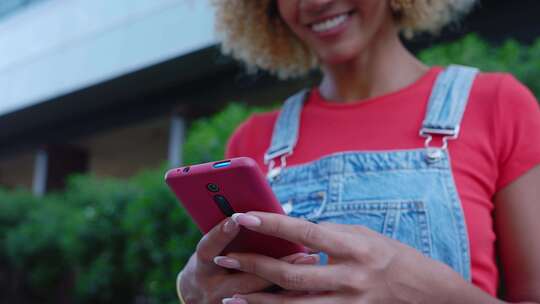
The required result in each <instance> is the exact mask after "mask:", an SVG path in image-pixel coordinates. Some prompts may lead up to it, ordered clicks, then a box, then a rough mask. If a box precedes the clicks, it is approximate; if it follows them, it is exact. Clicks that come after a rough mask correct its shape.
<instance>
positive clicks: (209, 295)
mask: <svg viewBox="0 0 540 304" xmlns="http://www.w3.org/2000/svg"><path fill="white" fill-rule="evenodd" d="M239 231H240V227H239V226H238V224H237V223H236V222H235V221H233V220H232V219H231V218H228V219H225V220H224V221H223V222H221V224H219V225H217V226H216V227H214V228H213V229H212V230H210V231H209V232H208V233H207V234H206V235H205V236H204V237H203V238H202V239H201V240H200V241H199V244H198V245H197V251H196V252H195V253H194V254H193V255H192V256H191V258H190V259H189V261H188V263H187V265H186V266H185V267H184V269H183V270H182V272H181V274H180V276H181V280H180V286H177V287H178V288H180V291H181V293H182V298H183V300H184V301H185V303H186V304H215V303H221V300H222V299H224V298H230V297H232V296H233V295H234V294H249V293H253V292H259V291H262V290H264V289H266V288H268V287H271V286H272V285H273V284H272V283H270V282H268V281H266V280H264V279H261V278H259V277H257V276H255V275H252V274H248V273H243V272H238V273H231V272H230V271H227V270H225V269H224V268H223V267H220V266H217V265H216V264H215V263H214V258H215V257H216V256H219V255H220V254H221V253H222V251H223V250H224V249H225V248H226V247H227V245H228V244H229V243H230V242H231V241H232V240H233V239H234V238H235V237H236V235H237V234H238V232H239ZM283 260H284V261H286V262H289V263H293V264H317V263H318V262H319V260H318V257H317V255H308V254H305V253H297V254H294V255H291V256H288V257H285V258H283Z"/></svg>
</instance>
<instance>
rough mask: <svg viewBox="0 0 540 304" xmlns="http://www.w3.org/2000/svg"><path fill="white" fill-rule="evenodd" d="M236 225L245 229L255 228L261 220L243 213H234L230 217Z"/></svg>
mask: <svg viewBox="0 0 540 304" xmlns="http://www.w3.org/2000/svg"><path fill="white" fill-rule="evenodd" d="M231 218H232V219H233V220H234V221H235V222H236V223H238V224H239V225H242V226H245V227H257V226H260V225H261V223H262V222H261V219H260V218H258V217H256V216H253V215H248V214H244V213H235V214H233V215H232V217H231Z"/></svg>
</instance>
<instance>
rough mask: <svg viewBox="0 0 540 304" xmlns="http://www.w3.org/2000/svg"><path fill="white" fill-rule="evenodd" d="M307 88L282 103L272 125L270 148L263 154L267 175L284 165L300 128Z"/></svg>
mask: <svg viewBox="0 0 540 304" xmlns="http://www.w3.org/2000/svg"><path fill="white" fill-rule="evenodd" d="M307 94H308V90H302V91H300V92H298V93H296V94H295V95H293V96H291V97H289V98H288V99H287V100H286V101H285V104H284V105H283V107H282V109H281V112H280V113H279V116H278V118H277V121H276V123H275V125H274V132H273V134H272V142H271V144H270V148H268V150H267V151H266V153H265V154H264V163H265V164H267V165H269V170H268V173H269V177H272V175H277V174H279V170H280V169H281V168H284V167H285V165H286V164H285V159H286V157H287V156H288V155H291V154H292V152H293V149H294V147H295V146H296V142H297V141H298V133H299V129H300V116H301V114H302V107H303V105H304V100H305V99H306V97H307ZM277 158H280V161H281V164H280V168H278V169H277V170H275V169H274V165H275V160H276V159H277Z"/></svg>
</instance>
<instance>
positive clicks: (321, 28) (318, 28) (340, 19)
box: [311, 14, 349, 33]
mask: <svg viewBox="0 0 540 304" xmlns="http://www.w3.org/2000/svg"><path fill="white" fill-rule="evenodd" d="M348 17H349V16H348V15H347V14H342V15H339V16H336V17H334V18H332V19H328V20H325V21H323V22H320V23H315V24H313V25H312V26H311V29H312V30H313V31H315V32H318V33H320V32H325V31H328V30H331V29H333V28H335V27H337V26H339V25H341V24H343V23H344V22H345V21H346V20H347V18H348Z"/></svg>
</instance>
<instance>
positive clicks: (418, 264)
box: [179, 0, 540, 304]
mask: <svg viewBox="0 0 540 304" xmlns="http://www.w3.org/2000/svg"><path fill="white" fill-rule="evenodd" d="M277 1H278V7H279V12H280V15H281V18H282V19H283V20H284V21H285V22H286V24H287V25H288V26H289V27H290V28H291V30H292V31H293V32H294V33H295V34H296V35H297V37H298V39H300V40H302V41H303V42H304V43H305V44H306V45H307V46H308V47H310V48H311V49H312V50H313V51H314V52H315V53H316V54H317V55H318V57H319V60H320V63H321V69H322V72H323V80H322V82H321V84H320V90H321V94H322V95H323V96H324V97H325V98H326V99H328V100H330V101H333V102H362V100H365V99H366V98H370V97H375V96H381V95H384V94H387V93H390V92H394V91H396V90H399V89H401V88H404V87H406V86H408V85H410V84H412V83H414V82H415V81H416V80H417V79H418V78H420V77H421V76H422V75H424V74H425V73H426V72H427V70H428V67H427V66H425V65H423V64H422V63H421V62H420V61H418V60H417V59H416V58H415V57H414V56H413V55H412V54H410V53H409V52H408V51H407V50H406V49H405V47H404V46H403V44H402V43H401V41H400V39H399V36H398V27H397V25H396V21H395V19H394V14H393V13H392V11H391V9H390V6H389V1H383V0H277ZM343 13H347V19H346V21H345V23H343V24H342V25H340V26H337V27H336V28H334V29H332V30H330V31H328V32H326V33H323V34H321V33H317V32H315V31H313V28H312V25H313V23H317V22H321V21H323V20H325V19H326V20H327V19H328V18H332V17H335V16H339V15H340V14H343ZM539 184H540V167H537V168H535V169H533V170H531V171H530V172H528V173H527V174H525V175H523V176H522V177H520V178H519V179H517V180H516V181H515V182H513V183H511V184H510V185H508V186H506V187H505V188H504V189H502V190H500V191H499V192H498V193H497V194H496V196H495V197H494V204H495V207H496V210H495V225H496V232H497V235H498V236H497V238H498V243H499V247H500V252H499V257H500V260H501V262H502V265H503V266H504V269H503V274H505V281H506V289H507V292H508V295H507V296H508V298H509V299H510V300H512V301H515V302H513V303H517V302H519V303H540V288H538V286H540V259H538V256H540V241H539V238H538V237H537V234H536V233H531V231H540V221H538V220H537V218H538V215H539V214H540V202H539V199H538V198H539V197H540V187H538V186H537V185H539ZM239 226H244V227H245V228H246V229H251V230H254V231H258V232H261V233H266V234H269V235H274V236H277V237H281V238H284V239H289V240H291V241H294V242H297V243H301V244H303V245H306V246H308V247H310V248H313V249H320V250H323V251H325V252H327V253H328V254H329V255H330V256H331V258H332V261H333V264H332V265H331V266H330V267H326V266H325V267H323V266H316V265H314V264H317V262H318V260H317V258H316V257H314V256H310V255H304V254H300V255H298V256H292V257H287V258H285V259H283V260H275V259H272V258H268V257H264V256H260V255H250V254H230V255H228V256H227V257H220V256H218V255H219V254H220V252H222V251H223V249H224V248H225V247H226V246H227V244H228V243H229V242H230V241H231V240H233V239H234V237H235V236H236V234H237V233H238V231H239ZM366 261H369V263H367V262H366ZM228 269H234V270H235V271H240V272H229V271H228ZM181 277H182V280H181V284H180V286H179V287H180V290H181V291H182V295H183V297H184V299H185V300H186V303H188V304H192V303H193V304H195V303H196V304H199V303H201V304H203V303H204V304H210V303H220V302H222V301H223V303H229V304H243V303H246V302H248V303H250V304H257V303H265V304H273V303H295V304H302V303H309V304H318V303H335V304H336V303H506V302H503V301H501V300H498V299H495V298H493V297H491V296H489V295H487V294H486V293H484V292H483V291H481V290H480V289H478V288H476V287H474V286H473V285H472V284H470V283H468V282H465V281H464V280H463V279H461V278H460V277H459V275H457V274H456V273H455V272H453V271H452V270H451V269H449V268H448V267H447V266H445V265H442V264H441V263H439V262H436V261H434V260H431V259H429V258H427V257H425V256H423V255H421V254H419V253H418V252H416V251H415V250H414V249H412V248H410V247H407V246H405V245H403V244H400V243H398V242H397V241H394V240H391V239H388V238H386V237H384V236H382V235H380V234H378V233H375V232H372V231H368V230H367V229H365V228H363V227H358V226H350V225H348V226H344V225H335V224H322V225H315V224H312V223H310V222H306V221H303V220H299V219H293V218H290V217H286V216H279V215H273V214H265V213H250V214H248V215H247V216H246V215H237V216H235V218H234V220H233V219H229V220H226V221H225V222H223V223H222V224H221V225H219V226H217V227H215V228H214V229H213V230H212V231H210V232H209V233H208V234H207V235H205V236H204V237H203V238H202V239H201V241H200V242H199V245H198V247H197V251H196V252H195V253H194V254H193V256H192V257H191V259H190V260H189V262H188V264H187V265H186V266H185V268H184V269H183V270H182V274H181ZM272 285H279V286H281V287H283V288H284V289H285V290H284V291H283V292H279V293H275V292H274V293H269V292H264V291H265V290H266V288H268V287H270V286H272ZM321 291H322V292H321Z"/></svg>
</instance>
